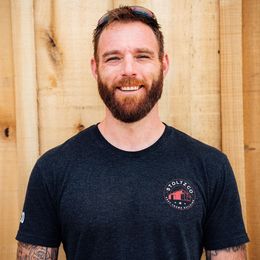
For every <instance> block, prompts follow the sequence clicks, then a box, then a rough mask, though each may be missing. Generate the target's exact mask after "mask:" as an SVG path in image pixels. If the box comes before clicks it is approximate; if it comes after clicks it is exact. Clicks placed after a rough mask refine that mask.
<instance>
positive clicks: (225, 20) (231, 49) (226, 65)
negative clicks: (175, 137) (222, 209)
mask: <svg viewBox="0 0 260 260" xmlns="http://www.w3.org/2000/svg"><path fill="white" fill-rule="evenodd" d="M220 56H221V73H220V75H221V118H222V150H223V151H224V152H225V153H226V154H227V155H228V157H229V159H230V162H231V165H232V167H233V170H234V172H235V175H236V179H237V183H238V188H239V191H240V198H241V202H242V206H243V212H244V217H246V194H245V157H244V126H243V78H242V1H239V0H232V1H225V0H223V1H220Z"/></svg>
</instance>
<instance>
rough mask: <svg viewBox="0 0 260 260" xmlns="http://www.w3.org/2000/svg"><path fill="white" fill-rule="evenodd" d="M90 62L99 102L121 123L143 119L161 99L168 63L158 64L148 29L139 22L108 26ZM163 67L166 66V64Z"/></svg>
mask: <svg viewBox="0 0 260 260" xmlns="http://www.w3.org/2000/svg"><path fill="white" fill-rule="evenodd" d="M97 54H98V58H99V61H98V62H97V63H96V61H94V60H93V61H92V69H93V71H94V74H95V76H96V78H97V82H98V89H99V93H100V96H101V98H102V99H103V101H104V103H105V104H106V106H107V107H108V109H109V110H110V111H111V113H112V114H113V116H114V117H115V118H117V119H119V120H120V121H123V122H128V123H131V122H135V121H138V120H140V119H142V118H143V117H145V116H146V115H147V114H148V113H149V112H150V111H151V109H152V108H153V107H154V105H155V104H156V103H157V101H158V100H159V99H160V97H161V93H162V87H163V76H164V73H166V71H167V68H168V60H167V62H166V58H165V57H164V58H163V60H162V61H160V60H159V46H158V42H157V40H156V37H155V35H154V33H153V31H152V30H151V28H150V27H148V26H147V25H145V24H143V23H141V22H131V23H118V22H115V23H113V24H111V25H109V26H108V27H107V28H106V29H105V30H104V31H103V32H102V33H101V36H100V39H99V44H98V51H97ZM166 63H167V64H166Z"/></svg>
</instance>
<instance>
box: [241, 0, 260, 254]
mask: <svg viewBox="0 0 260 260" xmlns="http://www.w3.org/2000/svg"><path fill="white" fill-rule="evenodd" d="M259 14H260V2H259V1H258V0H250V1H243V82H244V95H243V96H244V129H245V166H246V167H245V168H246V201H247V222H248V231H249V234H250V238H251V243H250V244H249V255H250V259H258V258H260V211H259V208H260V201H259V200H258V199H256V198H258V190H259V186H260V175H259V173H260V15H259Z"/></svg>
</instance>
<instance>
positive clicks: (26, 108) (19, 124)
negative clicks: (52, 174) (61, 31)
mask: <svg viewBox="0 0 260 260" xmlns="http://www.w3.org/2000/svg"><path fill="white" fill-rule="evenodd" d="M11 15H12V37H13V60H14V73H15V74H14V75H15V76H14V84H15V108H16V137H17V163H18V174H19V193H20V195H19V199H20V203H19V208H20V210H21V208H22V205H23V200H24V196H25V195H24V194H25V188H26V186H27V182H28V177H29V175H30V172H31V169H32V167H33V165H34V163H35V161H36V159H37V158H38V156H39V148H38V110H37V82H36V67H35V45H34V23H33V0H28V1H25V2H21V1H15V0H11Z"/></svg>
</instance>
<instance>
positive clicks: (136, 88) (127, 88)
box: [120, 86, 140, 91]
mask: <svg viewBox="0 0 260 260" xmlns="http://www.w3.org/2000/svg"><path fill="white" fill-rule="evenodd" d="M139 88H140V87H139V86H130V87H121V88H120V89H121V90H123V91H135V90H138V89H139Z"/></svg>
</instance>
